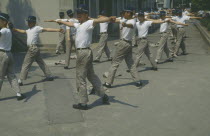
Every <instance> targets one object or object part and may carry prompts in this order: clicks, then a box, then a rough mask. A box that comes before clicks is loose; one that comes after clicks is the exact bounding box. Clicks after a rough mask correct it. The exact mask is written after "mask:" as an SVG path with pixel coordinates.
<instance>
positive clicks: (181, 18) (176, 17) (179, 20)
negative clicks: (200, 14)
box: [172, 16, 190, 27]
mask: <svg viewBox="0 0 210 136" xmlns="http://www.w3.org/2000/svg"><path fill="white" fill-rule="evenodd" d="M172 19H173V20H174V21H176V22H179V23H183V24H185V23H186V21H187V20H190V16H181V17H179V16H175V17H173V18H172ZM177 27H183V25H177Z"/></svg>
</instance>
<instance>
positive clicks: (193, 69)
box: [0, 25, 210, 136]
mask: <svg viewBox="0 0 210 136" xmlns="http://www.w3.org/2000/svg"><path fill="white" fill-rule="evenodd" d="M187 36H188V38H186V43H187V52H188V53H189V54H188V55H187V56H179V57H178V58H177V59H175V62H173V63H163V64H160V65H159V66H158V67H159V71H158V72H154V71H150V70H147V69H148V68H147V67H150V64H149V62H148V60H147V59H146V58H145V56H144V57H143V61H144V62H145V63H146V66H145V67H140V68H138V70H139V73H140V76H141V78H142V80H143V82H144V84H145V86H144V87H143V88H142V89H138V88H136V87H135V86H134V85H133V84H132V79H131V76H130V74H129V73H127V72H126V65H125V63H124V62H123V63H122V64H121V67H120V68H119V70H118V74H122V76H120V77H117V78H116V80H115V82H114V87H113V88H112V89H109V91H110V93H108V95H109V96H110V99H111V100H110V101H111V105H110V106H102V105H100V99H99V98H98V97H97V96H90V97H89V98H90V107H91V109H90V110H88V111H74V110H73V109H72V108H71V105H72V104H73V103H74V102H76V100H75V99H76V98H77V95H75V94H76V93H75V92H76V83H75V69H74V67H75V60H72V63H71V67H72V69H69V70H64V69H63V66H55V65H54V62H55V61H58V60H60V59H64V55H60V56H57V55H54V54H44V57H45V61H46V62H47V63H48V65H49V66H50V69H51V70H52V72H53V73H54V74H55V75H58V76H57V79H56V81H55V82H51V83H43V82H40V81H41V79H42V78H44V77H43V74H42V72H41V70H40V69H39V68H38V67H37V65H36V64H34V65H33V67H32V69H31V71H32V72H30V74H29V79H28V81H27V82H25V83H26V86H23V87H21V88H22V91H23V93H25V94H26V95H27V99H26V100H25V101H22V102H17V101H16V99H15V98H14V97H13V96H14V93H13V92H11V91H10V86H9V84H8V82H7V81H6V82H5V83H4V85H3V88H2V92H1V94H0V107H1V112H0V126H1V127H0V133H1V136H27V135H30V136H38V135H39V136H136V135H137V136H209V134H210V129H209V128H210V118H209V115H210V108H209V105H210V99H209V97H210V83H209V81H210V70H209V69H210V61H209V60H210V54H209V51H210V49H209V46H208V45H207V43H205V41H204V40H203V39H202V37H201V35H200V33H199V31H198V30H197V28H196V27H195V26H194V25H190V26H189V27H187ZM149 39H150V41H152V42H155V41H157V40H158V39H159V34H158V33H154V34H152V35H150V37H149ZM114 42H115V41H110V42H109V47H110V48H111V50H112V53H113V52H114V49H115V47H114V46H113V43H114ZM156 50H157V48H151V51H152V52H153V53H154V55H156ZM133 51H134V52H135V48H134V50H133ZM95 53H96V50H94V54H95ZM104 56H105V55H104ZM22 57H23V55H22V54H17V55H16V57H15V58H16V62H17V63H21V62H22ZM163 58H165V55H164V56H163ZM102 59H103V60H106V58H102ZM110 65H111V64H110V62H106V61H105V62H103V63H100V64H95V65H94V68H95V71H96V73H97V74H98V75H99V77H100V78H101V79H102V80H103V81H104V79H103V77H102V75H103V73H104V72H105V71H107V70H108V69H109V67H110ZM16 71H17V72H19V71H20V66H19V65H17V67H16ZM62 74H63V75H64V76H59V75H62ZM17 76H19V74H17ZM57 80H58V81H57ZM61 82H65V83H67V84H68V85H66V86H65V85H64V83H61ZM53 83H57V85H56V86H55V87H53V88H46V87H45V86H46V84H53ZM50 89H51V90H52V92H50ZM56 90H57V91H56ZM67 90H69V91H70V92H71V93H72V95H73V97H74V98H75V99H73V98H72V96H69V98H68V96H66V94H67V95H68V94H69V95H71V93H68V92H67ZM46 92H47V93H46ZM49 93H51V94H50V95H53V94H54V95H56V96H58V97H48V96H50V95H49ZM49 99H52V100H49ZM53 100H54V101H53ZM68 101H69V103H66V105H63V107H62V110H63V112H61V113H62V114H63V116H65V118H66V120H67V121H68V120H72V119H71V118H77V120H76V121H75V122H73V123H67V121H66V120H65V118H58V117H59V112H58V111H55V110H59V108H58V107H57V106H59V105H61V104H62V102H68ZM48 103H50V105H52V106H54V108H51V109H49V108H48V105H49V104H48ZM70 109H72V110H70ZM49 112H52V114H51V115H52V116H51V115H50V114H49ZM61 113H60V114H61ZM65 113H66V114H65ZM70 113H72V115H71V114H70ZM68 114H69V116H68ZM80 114H81V115H82V116H79V117H78V116H77V115H80ZM51 117H52V118H53V119H58V120H59V121H56V122H52V118H51Z"/></svg>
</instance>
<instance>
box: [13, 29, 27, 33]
mask: <svg viewBox="0 0 210 136" xmlns="http://www.w3.org/2000/svg"><path fill="white" fill-rule="evenodd" d="M12 30H13V31H15V32H18V33H22V34H25V33H26V30H22V29H16V28H13V29H12Z"/></svg>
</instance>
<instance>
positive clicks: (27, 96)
mask: <svg viewBox="0 0 210 136" xmlns="http://www.w3.org/2000/svg"><path fill="white" fill-rule="evenodd" d="M39 92H41V90H37V87H36V85H34V87H33V88H32V90H31V91H30V92H27V93H24V95H26V99H25V100H24V102H28V100H30V99H31V97H32V96H34V95H36V94H37V93H39Z"/></svg>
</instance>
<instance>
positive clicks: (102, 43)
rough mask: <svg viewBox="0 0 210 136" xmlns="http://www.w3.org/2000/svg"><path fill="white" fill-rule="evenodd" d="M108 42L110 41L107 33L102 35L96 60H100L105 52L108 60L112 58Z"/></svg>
mask: <svg viewBox="0 0 210 136" xmlns="http://www.w3.org/2000/svg"><path fill="white" fill-rule="evenodd" d="M107 40H108V34H107V33H103V34H101V35H100V41H99V47H98V53H97V55H96V60H100V58H101V56H102V53H103V52H105V53H106V56H107V58H110V50H109V48H108V46H107Z"/></svg>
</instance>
